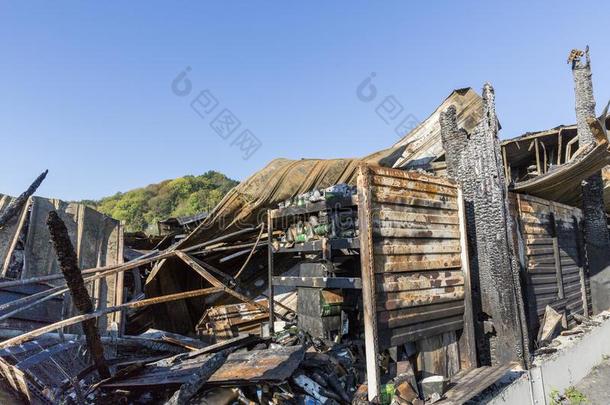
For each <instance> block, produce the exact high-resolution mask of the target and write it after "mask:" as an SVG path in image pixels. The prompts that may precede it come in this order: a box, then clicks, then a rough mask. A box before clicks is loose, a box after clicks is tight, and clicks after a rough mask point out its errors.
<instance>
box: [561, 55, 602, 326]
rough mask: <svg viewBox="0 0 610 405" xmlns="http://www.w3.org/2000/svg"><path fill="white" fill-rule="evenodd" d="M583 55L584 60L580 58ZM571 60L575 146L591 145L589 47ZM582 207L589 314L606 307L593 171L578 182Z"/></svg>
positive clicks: (598, 184)
mask: <svg viewBox="0 0 610 405" xmlns="http://www.w3.org/2000/svg"><path fill="white" fill-rule="evenodd" d="M583 56H584V59H585V60H584V61H583V60H582V57H583ZM569 62H571V63H572V76H573V78H574V93H575V96H576V123H577V129H578V147H579V148H585V147H590V146H591V145H595V137H594V135H593V132H592V131H591V127H590V126H589V123H588V120H591V119H595V98H594V97H593V81H592V80H591V77H592V74H591V60H590V58H589V47H587V49H586V50H585V51H584V52H581V51H577V50H573V51H572V53H571V54H570V59H569ZM582 210H583V213H584V237H585V250H586V253H587V261H588V264H589V280H590V283H591V302H592V304H593V313H594V314H597V313H599V312H601V311H603V310H606V309H608V308H610V236H609V235H608V226H607V220H606V209H605V206H604V182H603V180H602V174H601V172H597V173H595V174H594V175H592V176H591V177H589V178H588V179H586V180H584V181H583V182H582Z"/></svg>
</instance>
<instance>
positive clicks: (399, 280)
mask: <svg viewBox="0 0 610 405" xmlns="http://www.w3.org/2000/svg"><path fill="white" fill-rule="evenodd" d="M375 283H376V284H377V292H396V291H410V290H421V289H427V288H441V287H452V286H458V285H464V275H463V273H462V271H461V270H459V269H458V270H450V271H424V272H416V273H415V272H414V273H398V274H396V273H384V274H376V275H375Z"/></svg>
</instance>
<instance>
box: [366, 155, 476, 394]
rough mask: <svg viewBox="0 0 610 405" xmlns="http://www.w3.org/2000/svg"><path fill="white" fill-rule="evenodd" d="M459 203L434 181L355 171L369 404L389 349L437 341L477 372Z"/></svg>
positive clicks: (449, 185)
mask: <svg viewBox="0 0 610 405" xmlns="http://www.w3.org/2000/svg"><path fill="white" fill-rule="evenodd" d="M461 197H462V196H461V191H460V189H459V187H458V186H457V185H456V184H455V183H454V182H452V181H450V180H447V179H443V178H440V177H436V176H430V175H424V174H421V173H417V172H405V171H402V170H396V169H386V168H381V167H369V166H361V167H360V169H359V173H358V201H359V204H358V218H359V224H360V249H361V255H360V260H361V270H362V299H363V306H364V327H365V345H366V351H365V352H366V365H367V380H368V397H369V400H370V401H373V400H374V399H375V398H377V396H378V395H379V392H380V371H379V365H378V356H379V353H380V352H382V351H383V350H386V349H389V348H390V347H394V346H398V345H401V344H405V343H408V342H416V344H417V345H418V346H420V345H421V346H424V345H426V344H431V343H432V342H434V341H435V340H439V341H441V342H444V343H446V344H441V345H440V346H436V350H452V349H453V350H454V351H453V353H454V354H458V356H457V357H460V358H461V363H462V364H461V366H462V368H465V369H469V368H472V367H476V364H477V360H476V349H475V337H474V325H473V322H472V302H471V293H470V280H469V278H470V274H469V261H468V251H467V242H466V232H465V229H466V226H465V219H464V204H463V201H462V200H461ZM458 330H462V333H461V338H460V342H459V349H458V347H457V346H458V342H457V341H456V340H455V339H456V335H455V332H456V331H458ZM445 334H449V335H448V336H445ZM429 339H430V341H427V340H429ZM452 339H453V341H452ZM460 350H461V351H462V353H459V351H460ZM434 351H435V350H432V351H431V352H428V353H432V352H434ZM431 355H432V356H434V353H432V354H431ZM449 357H451V356H449ZM454 357H455V356H454ZM454 360H455V361H458V359H454ZM432 362H434V360H432ZM423 363H424V364H426V359H423ZM444 366H445V367H446V368H449V369H450V368H451V366H448V365H444ZM459 368H460V364H458V365H457V369H459ZM454 370H455V369H454ZM435 371H436V370H435ZM455 371H457V370H455Z"/></svg>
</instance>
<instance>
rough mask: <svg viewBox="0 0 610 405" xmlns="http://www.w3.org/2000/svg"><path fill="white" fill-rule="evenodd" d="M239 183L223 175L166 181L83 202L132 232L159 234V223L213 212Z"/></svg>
mask: <svg viewBox="0 0 610 405" xmlns="http://www.w3.org/2000/svg"><path fill="white" fill-rule="evenodd" d="M238 183H239V182H237V181H235V180H232V179H230V178H228V177H227V176H225V175H224V174H222V173H218V172H215V171H209V172H206V173H204V174H202V175H201V176H184V177H179V178H177V179H173V180H165V181H162V182H161V183H158V184H151V185H149V186H146V187H144V188H137V189H134V190H131V191H127V192H126V193H116V194H115V195H113V196H111V197H105V198H102V199H101V200H99V201H91V200H86V201H82V202H83V203H85V204H88V205H90V206H92V207H94V208H95V209H97V210H98V211H100V212H103V213H104V214H106V215H108V216H111V217H112V218H115V219H118V220H121V221H125V225H126V229H127V231H129V232H134V231H145V232H147V233H157V221H159V220H162V219H165V218H169V217H182V216H187V215H193V214H197V213H199V212H209V211H210V210H211V209H212V208H214V206H216V204H218V202H219V201H220V200H221V199H222V197H224V195H225V194H226V193H227V192H228V191H229V190H230V189H232V188H233V187H235V186H236V185H237V184H238Z"/></svg>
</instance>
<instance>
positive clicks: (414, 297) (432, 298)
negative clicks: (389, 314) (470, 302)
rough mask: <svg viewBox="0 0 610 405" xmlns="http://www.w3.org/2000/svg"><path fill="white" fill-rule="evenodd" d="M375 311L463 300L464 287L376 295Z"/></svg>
mask: <svg viewBox="0 0 610 405" xmlns="http://www.w3.org/2000/svg"><path fill="white" fill-rule="evenodd" d="M377 298H378V304H377V310H393V309H400V308H409V307H416V306H420V305H429V304H434V303H441V302H447V301H453V300H456V299H463V298H464V287H463V286H456V287H445V288H430V289H427V290H414V291H401V292H389V293H377Z"/></svg>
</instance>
